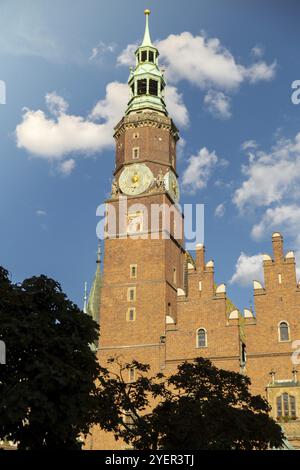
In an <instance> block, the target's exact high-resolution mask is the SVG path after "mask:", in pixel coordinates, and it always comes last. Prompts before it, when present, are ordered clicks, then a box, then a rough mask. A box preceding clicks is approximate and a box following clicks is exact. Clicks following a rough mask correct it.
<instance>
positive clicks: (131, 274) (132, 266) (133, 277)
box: [130, 264, 137, 279]
mask: <svg viewBox="0 0 300 470" xmlns="http://www.w3.org/2000/svg"><path fill="white" fill-rule="evenodd" d="M133 269H135V275H133ZM136 278H137V264H131V265H130V279H136Z"/></svg>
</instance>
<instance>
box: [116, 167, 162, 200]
mask: <svg viewBox="0 0 300 470" xmlns="http://www.w3.org/2000/svg"><path fill="white" fill-rule="evenodd" d="M153 180H154V177H153V173H152V171H151V170H150V168H148V167H147V165H145V164H144V163H135V164H133V165H130V166H127V167H126V168H124V170H123V171H122V173H121V176H120V178H119V187H120V189H121V191H122V193H124V194H127V195H138V194H142V193H144V192H145V191H146V190H147V189H148V188H149V187H150V186H151V184H152V183H153Z"/></svg>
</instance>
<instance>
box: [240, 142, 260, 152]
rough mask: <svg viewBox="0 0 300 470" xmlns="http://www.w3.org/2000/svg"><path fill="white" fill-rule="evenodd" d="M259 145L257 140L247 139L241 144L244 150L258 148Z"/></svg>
mask: <svg viewBox="0 0 300 470" xmlns="http://www.w3.org/2000/svg"><path fill="white" fill-rule="evenodd" d="M257 147H258V145H257V142H256V141H255V140H245V142H243V143H242V144H241V149H242V150H250V149H256V148H257Z"/></svg>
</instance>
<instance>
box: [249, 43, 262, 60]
mask: <svg viewBox="0 0 300 470" xmlns="http://www.w3.org/2000/svg"><path fill="white" fill-rule="evenodd" d="M264 53H265V50H264V47H262V46H260V45H259V44H257V45H256V46H254V47H252V49H251V55H252V56H253V57H258V58H259V59H260V58H261V57H262V56H263V55H264Z"/></svg>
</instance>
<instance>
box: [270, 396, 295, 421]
mask: <svg viewBox="0 0 300 470" xmlns="http://www.w3.org/2000/svg"><path fill="white" fill-rule="evenodd" d="M286 397H287V401H285V400H284V398H286ZM275 403H276V406H275V409H276V416H277V419H281V418H291V419H297V399H296V397H295V395H291V394H290V393H288V392H287V391H285V392H282V393H280V395H276V397H275ZM286 405H287V406H286Z"/></svg>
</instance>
